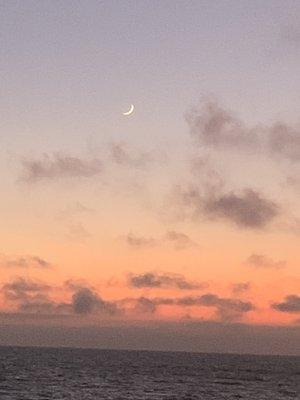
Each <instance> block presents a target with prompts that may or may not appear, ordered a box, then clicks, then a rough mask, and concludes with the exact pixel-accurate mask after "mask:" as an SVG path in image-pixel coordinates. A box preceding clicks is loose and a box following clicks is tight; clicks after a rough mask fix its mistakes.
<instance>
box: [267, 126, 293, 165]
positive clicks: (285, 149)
mask: <svg viewBox="0 0 300 400" xmlns="http://www.w3.org/2000/svg"><path fill="white" fill-rule="evenodd" d="M268 144H269V151H270V153H271V154H273V155H275V156H280V157H283V158H286V159H289V160H290V161H300V131H299V130H298V131H297V130H295V129H293V128H292V127H290V126H288V125H286V124H284V123H282V122H278V123H276V124H274V125H273V126H272V127H271V128H269V143H268Z"/></svg>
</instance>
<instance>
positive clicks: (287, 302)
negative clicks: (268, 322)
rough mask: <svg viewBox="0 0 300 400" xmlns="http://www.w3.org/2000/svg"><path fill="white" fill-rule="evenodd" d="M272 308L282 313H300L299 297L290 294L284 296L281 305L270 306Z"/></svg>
mask: <svg viewBox="0 0 300 400" xmlns="http://www.w3.org/2000/svg"><path fill="white" fill-rule="evenodd" d="M272 307H273V308H274V309H275V310H278V311H282V312H287V313H300V296H297V295H293V294H291V295H289V296H286V297H285V299H284V301H282V302H281V303H274V304H272Z"/></svg>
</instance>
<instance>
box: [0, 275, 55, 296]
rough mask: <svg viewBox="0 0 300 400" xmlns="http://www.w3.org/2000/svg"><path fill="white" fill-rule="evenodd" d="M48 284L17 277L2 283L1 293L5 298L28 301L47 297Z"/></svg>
mask: <svg viewBox="0 0 300 400" xmlns="http://www.w3.org/2000/svg"><path fill="white" fill-rule="evenodd" d="M50 289H51V288H50V286H48V285H46V284H44V283H40V282H34V281H31V280H27V279H24V278H22V277H18V278H16V279H14V280H13V281H11V282H8V283H6V284H4V285H3V287H2V293H3V294H4V297H5V298H6V299H7V300H13V301H20V302H29V301H33V300H45V299H47V296H46V293H47V292H48V291H49V290H50Z"/></svg>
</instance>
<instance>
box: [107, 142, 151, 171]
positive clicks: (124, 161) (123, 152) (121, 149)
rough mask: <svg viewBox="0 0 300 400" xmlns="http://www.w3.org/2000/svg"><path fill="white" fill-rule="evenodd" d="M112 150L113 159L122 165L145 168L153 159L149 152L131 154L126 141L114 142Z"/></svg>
mask: <svg viewBox="0 0 300 400" xmlns="http://www.w3.org/2000/svg"><path fill="white" fill-rule="evenodd" d="M110 152H111V158H112V160H113V161H114V162H115V163H116V164H118V165H121V166H128V167H133V168H145V167H146V166H147V165H148V164H149V163H150V162H151V161H152V157H151V156H150V154H148V153H140V154H134V155H132V154H130V152H129V150H128V149H127V148H126V145H125V144H124V143H112V144H111V146H110Z"/></svg>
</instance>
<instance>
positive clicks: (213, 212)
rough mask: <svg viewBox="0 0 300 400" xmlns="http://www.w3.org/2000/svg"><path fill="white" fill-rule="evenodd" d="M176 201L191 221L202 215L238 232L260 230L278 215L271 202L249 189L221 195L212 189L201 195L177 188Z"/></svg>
mask: <svg viewBox="0 0 300 400" xmlns="http://www.w3.org/2000/svg"><path fill="white" fill-rule="evenodd" d="M177 199H178V201H179V204H180V205H181V207H184V209H186V210H188V214H190V215H191V217H192V218H195V216H201V215H202V216H204V217H207V218H209V219H212V220H225V221H229V222H231V223H234V224H235V225H237V226H238V227H240V228H248V229H263V228H265V227H266V226H267V225H268V224H269V223H270V222H272V221H273V220H274V219H275V217H277V216H278V215H279V214H280V208H279V206H278V205H277V204H276V203H275V202H273V201H272V200H269V199H267V198H265V197H263V195H262V194H261V193H259V192H257V191H255V190H252V189H245V190H243V191H242V192H240V193H235V192H233V191H232V192H228V193H223V192H220V191H219V189H218V188H216V189H214V188H212V190H209V191H208V192H207V193H205V192H204V193H202V192H201V191H200V189H199V188H197V187H192V188H189V189H183V190H182V189H181V188H179V191H178V192H177Z"/></svg>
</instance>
